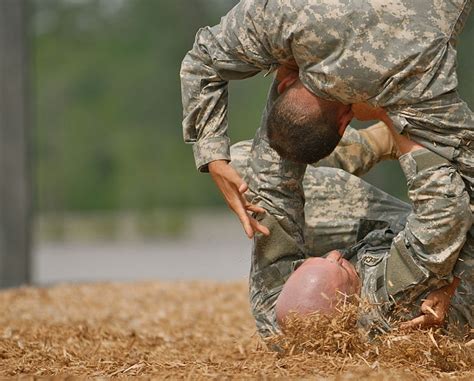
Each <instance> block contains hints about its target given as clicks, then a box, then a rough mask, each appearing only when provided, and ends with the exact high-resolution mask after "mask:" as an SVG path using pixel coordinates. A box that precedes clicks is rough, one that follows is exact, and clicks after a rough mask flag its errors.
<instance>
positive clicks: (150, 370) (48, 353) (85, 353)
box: [0, 282, 474, 380]
mask: <svg viewBox="0 0 474 381" xmlns="http://www.w3.org/2000/svg"><path fill="white" fill-rule="evenodd" d="M248 310H249V307H248V302H247V290H246V285H245V284H244V282H236V283H218V282H173V283H159V282H144V283H129V284H124V283H120V284H113V283H112V284H91V285H87V284H86V285H58V286H54V287H49V288H21V289H13V290H7V291H3V292H1V293H0V311H1V313H0V378H1V377H7V376H18V375H29V376H53V375H58V376H61V378H62V377H67V376H95V377H102V376H109V377H128V376H143V377H150V378H158V379H173V380H174V379H191V380H195V379H209V378H215V379H249V378H251V379H255V378H257V379H275V378H282V379H303V378H304V379H307V378H313V379H314V378H318V377H321V378H329V379H337V380H350V379H364V380H365V379H372V380H392V379H393V380H396V379H401V378H403V379H410V380H413V379H415V380H416V379H438V378H449V379H452V378H456V379H466V380H468V379H473V377H474V370H473V364H474V360H473V352H474V347H473V346H472V341H471V342H468V341H467V340H465V341H455V340H453V339H449V338H447V337H445V336H443V335H441V334H440V333H439V332H435V331H433V332H431V331H424V332H415V333H413V334H409V335H407V334H399V335H394V336H391V337H390V338H385V339H383V340H381V341H379V342H378V343H371V344H368V343H364V342H362V341H360V340H359V339H356V336H357V332H356V331H355V330H353V331H351V330H350V327H349V325H350V324H352V320H351V319H350V318H347V317H346V318H344V319H342V320H337V319H333V320H329V319H326V320H321V319H319V321H317V322H315V323H314V324H313V323H311V324H313V326H314V339H313V338H311V337H308V332H309V331H310V330H311V328H309V330H308V327H309V326H308V325H307V326H306V327H301V326H300V327H299V328H298V327H297V330H296V331H295V332H296V334H295V336H294V337H292V338H289V339H288V338H280V339H277V342H278V343H279V345H280V346H281V352H280V353H277V352H274V351H271V350H269V349H268V343H263V342H262V341H261V340H260V339H259V338H258V337H257V336H256V334H255V328H254V323H253V320H252V317H251V316H250V314H249V312H248ZM308 324H309V323H308ZM340 327H342V328H343V329H342V332H339V331H338V329H339V328H340ZM348 327H349V328H348ZM303 328H304V329H303ZM302 332H304V334H302ZM310 336H311V335H310ZM27 378H28V377H27ZM30 378H33V377H30Z"/></svg>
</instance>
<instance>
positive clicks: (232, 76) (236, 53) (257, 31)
mask: <svg viewBox="0 0 474 381" xmlns="http://www.w3.org/2000/svg"><path fill="white" fill-rule="evenodd" d="M264 4H265V2H264V1H260V0H244V1H241V2H240V3H239V4H238V5H237V6H236V7H234V8H233V9H232V10H231V11H230V12H229V13H228V14H227V15H226V16H224V17H223V18H222V20H221V22H220V24H219V25H216V26H214V27H212V28H211V27H206V28H202V29H200V30H199V32H198V33H197V35H196V40H195V43H194V46H193V49H192V50H191V51H190V52H188V54H187V55H186V56H185V58H184V60H183V63H182V66H181V72H180V75H181V92H182V101H183V114H184V115H183V117H184V118H183V134H184V140H185V142H186V143H192V144H193V145H194V146H193V151H194V157H195V161H196V166H197V168H198V169H199V170H200V171H207V164H208V163H210V162H211V161H215V160H221V159H223V160H230V154H229V146H230V144H229V138H228V136H227V98H228V94H227V85H228V81H230V80H236V79H244V78H248V77H251V76H253V75H255V74H257V73H259V72H260V71H262V70H269V69H270V68H271V67H272V64H273V63H274V60H273V59H272V58H271V56H270V54H269V53H268V52H267V49H266V46H267V45H266V41H265V37H264V33H263V30H264V11H265V9H264Z"/></svg>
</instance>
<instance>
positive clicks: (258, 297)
mask: <svg viewBox="0 0 474 381" xmlns="http://www.w3.org/2000/svg"><path fill="white" fill-rule="evenodd" d="M347 132H348V133H347V134H346V135H345V136H344V139H343V144H342V145H340V146H338V147H337V148H336V151H335V152H334V153H333V154H332V155H331V156H330V157H328V158H327V159H325V161H324V162H323V163H321V164H323V165H325V166H331V167H335V168H346V169H348V170H349V169H350V168H349V167H348V164H349V165H352V163H354V162H356V161H354V160H353V158H352V154H355V155H359V156H360V157H361V158H364V157H365V158H366V159H362V160H360V161H359V164H358V165H357V166H355V167H353V168H352V169H353V171H352V172H353V173H354V172H356V173H363V172H365V171H366V170H368V169H370V167H371V166H372V164H373V163H374V160H372V157H373V156H372V155H370V154H367V153H370V148H368V147H367V146H366V145H364V142H363V139H361V138H360V136H358V134H357V131H355V130H352V129H349V130H348V131H347ZM246 145H247V148H245V147H246ZM272 156H273V153H272V151H271V150H269V146H268V142H266V141H265V139H260V137H259V136H257V137H256V139H255V141H254V143H253V145H252V147H250V146H249V145H248V144H246V143H243V144H237V145H235V146H234V147H233V149H232V165H233V166H234V167H235V168H236V169H237V170H238V171H239V172H240V173H241V175H242V176H244V177H245V178H246V180H247V181H248V182H249V183H250V187H251V193H252V200H253V201H254V202H258V203H259V204H260V205H262V206H264V207H265V208H266V209H267V211H268V214H267V215H265V216H260V218H261V222H262V223H263V224H265V225H266V226H268V227H269V229H270V231H271V235H270V236H269V237H265V236H262V235H257V236H256V237H255V243H254V247H253V252H252V269H251V274H250V299H251V306H252V312H253V314H254V316H255V319H256V323H257V327H258V330H259V332H260V333H261V334H262V335H263V336H267V335H269V334H272V333H275V332H276V331H277V330H278V326H277V323H276V318H275V313H274V308H275V303H276V300H277V297H278V295H279V293H280V291H281V289H282V287H283V285H284V283H285V282H286V280H287V279H288V278H289V276H290V275H291V273H292V272H293V271H294V270H295V268H297V266H299V265H300V264H301V263H302V262H303V261H304V260H306V259H307V258H309V257H311V256H314V255H321V254H323V253H324V251H323V252H321V251H320V249H321V248H322V247H324V248H322V249H323V250H326V251H329V250H333V249H337V248H343V247H344V249H343V250H342V252H343V253H344V256H345V257H346V258H347V259H349V260H351V262H352V263H353V264H354V265H355V266H356V268H357V271H358V273H359V276H360V277H361V281H362V289H361V296H362V298H363V299H367V300H368V301H369V302H371V303H372V305H373V307H374V308H372V309H371V310H367V311H365V312H364V313H363V314H362V315H361V316H362V319H361V323H362V324H363V325H364V326H366V327H367V328H369V329H372V328H375V329H382V330H386V329H389V328H390V320H391V319H392V318H396V319H409V318H412V317H414V316H416V315H417V314H418V313H419V306H420V304H421V300H422V299H423V298H424V297H425V296H426V295H427V293H428V292H430V291H432V290H435V289H438V288H440V287H442V286H445V285H446V284H448V283H449V282H451V281H452V269H453V266H454V264H455V263H456V261H457V260H458V256H459V254H460V251H461V248H462V247H463V245H464V243H465V241H466V234H467V231H468V229H469V228H470V226H471V215H470V212H469V209H468V208H467V206H468V205H469V196H468V194H467V192H466V190H465V187H464V184H463V181H462V179H461V176H460V175H459V174H458V173H457V172H456V170H455V168H454V166H453V165H452V164H450V163H449V162H448V161H447V160H446V159H444V158H442V157H440V156H438V155H436V154H434V153H431V152H429V151H427V150H421V151H417V152H415V153H411V154H406V155H404V156H402V157H401V158H400V164H401V167H402V169H403V171H404V173H405V176H406V178H407V184H408V187H409V198H410V201H411V203H412V207H413V209H412V211H411V212H410V211H409V210H406V209H405V210H404V208H401V209H398V208H397V205H396V204H395V203H394V202H393V201H390V200H389V199H388V198H387V197H389V196H388V195H386V194H384V193H383V192H379V193H377V194H376V196H375V197H376V198H375V199H373V200H372V202H373V203H378V204H380V207H379V208H378V211H379V212H378V213H377V215H376V216H373V217H372V218H371V219H360V220H358V221H357V225H356V226H355V227H356V230H357V234H356V236H357V238H356V240H357V242H356V243H355V244H352V243H351V242H353V241H344V240H341V237H344V236H346V237H348V239H350V240H352V239H353V238H350V237H352V236H355V235H354V234H352V233H351V234H348V235H347V234H338V233H340V231H341V230H346V231H347V229H350V230H352V227H351V226H350V225H348V224H347V223H346V224H345V223H344V221H339V220H332V219H337V218H338V217H337V216H338V213H335V210H334V208H335V207H336V208H337V207H340V208H344V209H347V210H352V211H353V212H351V215H352V216H356V215H358V214H360V215H361V216H362V215H364V214H365V212H364V210H366V209H367V205H366V201H367V200H365V199H364V196H363V195H364V194H367V192H370V190H369V188H370V187H371V186H370V185H368V184H367V183H365V182H363V181H362V180H360V179H358V178H356V177H354V176H352V177H351V176H350V175H349V174H348V173H347V172H344V171H340V170H339V172H338V171H337V170H336V171H335V170H334V169H332V168H330V170H331V171H333V172H331V175H328V174H329V172H327V171H328V170H329V168H318V169H317V170H315V168H310V169H309V173H306V176H305V177H304V181H303V176H301V174H302V173H303V172H294V171H292V170H291V169H288V168H286V169H285V167H280V166H279V164H275V163H272ZM276 182H279V184H280V186H279V187H275V186H272V184H274V183H276ZM303 188H304V195H305V196H306V198H307V199H308V203H307V205H306V206H307V209H305V212H306V217H305V216H304V214H303V208H302V205H303V202H302V198H303V197H304V196H303V193H302V190H303ZM328 188H331V189H332V192H331V191H326V190H327V189H328ZM371 188H373V187H371ZM338 190H339V192H338ZM339 193H340V194H339ZM331 194H332V195H331ZM315 195H316V197H317V200H316V201H314V200H311V197H314V196H315ZM343 195H344V196H343ZM340 197H344V199H343V200H340V199H339V198H340ZM359 210H360V213H359ZM374 217H375V218H376V219H374ZM351 218H353V217H351ZM311 220H313V221H311ZM305 221H306V222H305ZM325 224H329V225H326V226H327V228H324V225H325ZM319 225H323V226H322V230H321V226H319ZM308 227H309V230H308ZM312 227H315V228H317V230H319V233H318V234H317V236H318V242H314V243H311V242H310V243H309V244H308V243H305V242H304V239H303V236H306V241H308V238H310V237H309V236H311V235H312V231H311V228H312ZM304 229H306V230H307V231H306V232H305V233H303V230H304ZM325 231H327V234H328V235H329V236H331V235H334V237H332V238H331V237H327V238H328V240H327V239H326V237H324V234H325V233H324V232H325ZM321 232H322V233H321ZM321 234H323V236H322V235H321ZM472 287H473V284H472V281H471V278H470V276H467V277H463V280H462V282H461V285H460V287H458V292H457V293H456V296H455V298H454V299H453V302H452V307H453V308H452V309H451V310H450V314H449V316H448V317H449V320H450V322H453V323H454V322H456V323H459V322H460V323H461V324H468V325H471V326H473V320H472V318H473V312H472V306H473V303H472V298H473V295H474V293H473V289H472ZM394 301H395V302H396V303H393V302H394ZM395 304H396V305H397V306H398V307H402V306H403V307H406V308H405V311H403V312H402V311H401V310H397V311H395V312H394V310H393V307H394V305H395Z"/></svg>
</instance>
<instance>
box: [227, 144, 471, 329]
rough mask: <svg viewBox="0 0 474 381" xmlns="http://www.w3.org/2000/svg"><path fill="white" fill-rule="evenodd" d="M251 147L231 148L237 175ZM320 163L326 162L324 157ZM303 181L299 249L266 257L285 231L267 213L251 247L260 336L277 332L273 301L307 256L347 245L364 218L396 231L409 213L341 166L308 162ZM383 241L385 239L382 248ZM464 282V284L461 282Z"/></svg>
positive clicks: (460, 297) (458, 301)
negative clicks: (260, 238) (266, 230)
mask: <svg viewBox="0 0 474 381" xmlns="http://www.w3.org/2000/svg"><path fill="white" fill-rule="evenodd" d="M251 147H252V142H251V141H246V142H241V143H238V144H236V145H234V146H233V147H232V150H231V154H232V165H233V166H234V167H235V168H236V169H237V170H238V171H239V172H240V173H241V174H242V173H245V170H246V167H247V164H248V159H249V157H250V151H251ZM323 164H325V165H330V164H332V163H331V162H327V161H326V162H325V163H323ZM367 164H370V165H372V164H373V163H369V162H367ZM303 186H304V193H305V198H306V203H305V216H306V218H305V245H306V247H305V251H304V252H305V254H304V255H302V254H301V252H300V253H299V254H298V250H297V249H296V248H292V247H288V249H287V251H288V253H289V254H290V253H293V252H294V253H295V255H288V256H285V257H282V258H278V259H277V260H274V258H272V255H273V254H272V253H273V250H272V248H271V245H272V244H275V245H280V247H279V250H280V251H281V245H282V244H286V242H288V240H287V239H285V237H283V235H285V234H286V233H285V232H284V231H283V230H282V229H280V228H279V226H278V225H279V223H278V222H276V221H273V220H274V218H273V217H272V216H268V217H265V218H266V224H267V225H271V226H272V229H271V231H272V235H271V239H270V240H269V241H270V243H268V242H267V243H266V244H265V245H266V247H264V248H262V249H260V250H259V248H258V247H257V249H254V251H253V257H252V266H251V271H250V277H249V288H250V301H251V306H252V312H253V314H254V316H255V319H256V323H257V328H258V331H259V332H260V334H262V335H263V336H267V335H270V334H272V333H275V332H276V331H278V326H277V323H276V318H275V304H276V300H277V298H278V295H279V293H280V291H281V289H282V288H283V285H284V283H285V282H286V280H287V279H288V277H289V276H290V275H291V273H292V272H293V271H294V270H295V268H296V267H297V266H298V265H299V264H301V263H302V262H303V261H304V260H305V259H306V258H307V257H308V256H321V255H324V254H326V253H327V252H329V251H331V250H334V249H338V250H341V249H346V248H349V247H351V246H352V245H354V244H355V243H356V242H357V240H358V237H359V236H360V229H361V227H362V225H363V222H364V221H367V220H369V221H381V222H385V223H388V224H389V225H390V227H391V229H392V230H393V231H394V233H395V234H397V233H398V232H400V231H401V230H403V229H404V227H405V225H406V219H407V217H408V215H409V214H410V212H411V207H410V205H408V204H407V203H405V202H402V201H400V200H398V199H397V198H395V197H393V196H390V195H389V194H387V193H385V192H383V191H381V190H380V189H378V188H376V187H374V186H372V185H370V184H368V183H367V182H365V181H363V180H362V179H360V178H358V177H356V176H354V175H351V174H350V173H348V172H345V171H344V170H341V169H336V168H329V167H313V166H309V167H308V168H307V170H306V174H305V177H304V182H303ZM280 223H281V221H280ZM389 246H390V243H389V244H388V246H387V251H388V250H389V248H390V247H389ZM355 259H356V257H354V260H355ZM354 264H355V263H354ZM466 285H467V286H468V287H464V286H466ZM469 287H471V286H470V285H469V284H466V283H464V284H462V285H461V287H460V288H459V289H458V292H457V294H456V296H455V298H454V299H453V304H454V308H453V309H452V310H453V312H454V313H453V314H451V315H452V319H454V320H456V319H457V318H456V313H455V312H456V309H459V308H460V309H462V308H466V307H465V306H466V300H465V298H466V295H465V294H467V293H469ZM451 315H450V317H449V318H450V320H451ZM464 315H466V314H464ZM458 320H459V319H458Z"/></svg>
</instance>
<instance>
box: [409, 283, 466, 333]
mask: <svg viewBox="0 0 474 381" xmlns="http://www.w3.org/2000/svg"><path fill="white" fill-rule="evenodd" d="M459 281H460V280H459V278H454V281H453V283H451V284H450V285H449V286H445V287H442V288H440V289H438V290H435V291H433V292H431V293H430V294H429V295H428V296H427V298H426V299H425V300H424V301H423V304H422V305H421V315H420V316H418V317H416V318H414V319H413V320H410V321H407V322H405V323H402V324H401V325H400V329H413V328H429V327H437V326H440V325H443V323H444V320H445V319H446V316H447V314H448V310H449V305H450V304H451V298H452V296H453V295H454V292H455V291H456V287H457V286H458V285H459Z"/></svg>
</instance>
